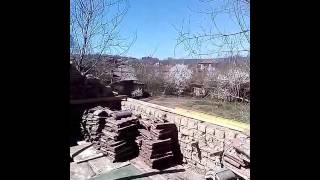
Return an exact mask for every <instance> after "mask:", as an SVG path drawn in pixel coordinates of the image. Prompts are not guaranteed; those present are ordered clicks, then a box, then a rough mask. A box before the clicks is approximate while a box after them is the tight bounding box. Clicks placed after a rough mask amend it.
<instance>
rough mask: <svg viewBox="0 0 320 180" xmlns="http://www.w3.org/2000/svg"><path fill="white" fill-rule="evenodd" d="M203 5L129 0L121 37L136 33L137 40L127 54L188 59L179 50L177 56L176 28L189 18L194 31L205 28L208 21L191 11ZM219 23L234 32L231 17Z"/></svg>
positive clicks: (183, 1) (191, 1)
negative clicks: (201, 27)
mask: <svg viewBox="0 0 320 180" xmlns="http://www.w3.org/2000/svg"><path fill="white" fill-rule="evenodd" d="M200 5H201V4H200V3H199V0H130V9H129V11H128V14H127V15H126V17H125V19H124V20H123V22H122V24H121V34H122V35H123V36H130V35H131V36H132V34H133V33H134V32H135V31H136V32H137V40H136V42H135V44H134V45H133V46H132V47H131V49H130V50H129V52H128V53H127V55H129V56H133V57H137V58H140V57H142V56H148V55H153V56H154V57H158V58H160V59H164V58H167V57H175V58H187V56H186V55H187V53H186V52H184V51H183V50H180V51H179V50H178V51H176V56H174V47H175V45H176V38H177V32H176V30H175V29H174V27H173V25H175V26H176V27H181V25H182V22H183V20H185V21H186V20H187V19H189V18H190V21H191V23H192V26H191V28H193V29H192V30H193V31H195V32H196V31H199V30H200V29H199V28H198V29H196V28H197V27H200V26H201V25H202V26H206V22H207V21H208V19H205V18H204V17H203V16H201V15H200V14H199V13H195V12H192V11H191V10H190V8H191V9H193V10H197V9H203V7H201V6H200ZM219 21H220V22H221V23H223V27H224V28H225V30H227V31H232V28H233V26H232V24H233V23H232V22H228V21H230V20H229V18H227V17H225V18H224V17H221V18H220V19H219ZM218 23H219V22H218ZM153 53H154V54H153Z"/></svg>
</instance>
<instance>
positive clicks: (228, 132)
mask: <svg viewBox="0 0 320 180" xmlns="http://www.w3.org/2000/svg"><path fill="white" fill-rule="evenodd" d="M122 109H128V110H131V111H132V112H133V113H136V114H141V116H142V117H144V116H149V115H153V116H155V117H159V118H160V117H163V116H165V117H166V118H167V120H169V121H170V122H174V123H175V124H176V126H177V128H178V131H179V133H178V138H179V143H180V149H181V153H182V154H183V156H184V157H183V161H184V163H186V166H188V167H190V168H191V169H193V170H195V171H196V172H198V173H200V174H205V172H206V171H208V170H209V169H219V167H220V166H221V164H220V162H221V161H220V157H221V153H222V152H223V150H224V147H225V146H227V145H228V144H230V143H231V142H232V140H239V141H238V142H240V143H241V144H242V145H243V146H245V147H246V148H250V135H249V134H248V133H244V132H241V131H239V130H234V129H231V128H227V127H224V126H219V125H216V124H212V123H208V122H203V121H200V120H197V119H193V118H190V115H185V116H184V115H182V114H177V113H175V112H174V109H171V108H167V107H163V106H159V105H155V104H151V103H147V102H143V101H139V100H134V99H130V98H128V100H127V101H122ZM249 151H250V149H249Z"/></svg>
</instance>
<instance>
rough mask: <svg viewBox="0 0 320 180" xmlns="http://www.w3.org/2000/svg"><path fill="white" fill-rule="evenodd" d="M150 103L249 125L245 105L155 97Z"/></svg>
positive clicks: (189, 98)
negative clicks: (194, 111)
mask: <svg viewBox="0 0 320 180" xmlns="http://www.w3.org/2000/svg"><path fill="white" fill-rule="evenodd" d="M150 102H151V103H155V104H158V105H162V106H166V107H171V108H174V107H180V108H184V109H190V110H197V111H200V112H203V113H207V114H211V115H215V116H220V117H224V118H228V119H233V120H237V121H241V122H245V123H250V105H249V104H245V103H239V102H221V101H218V100H215V99H212V100H211V99H199V98H193V97H176V96H156V97H153V98H152V100H150Z"/></svg>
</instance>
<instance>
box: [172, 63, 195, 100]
mask: <svg viewBox="0 0 320 180" xmlns="http://www.w3.org/2000/svg"><path fill="white" fill-rule="evenodd" d="M191 77H192V71H191V70H190V69H188V66H186V65H184V64H177V65H175V66H173V67H171V68H170V70H169V75H168V82H169V83H170V84H171V85H173V88H174V89H175V90H176V92H177V93H178V95H180V94H181V93H183V91H184V90H185V88H186V87H187V85H188V82H189V80H190V79H191Z"/></svg>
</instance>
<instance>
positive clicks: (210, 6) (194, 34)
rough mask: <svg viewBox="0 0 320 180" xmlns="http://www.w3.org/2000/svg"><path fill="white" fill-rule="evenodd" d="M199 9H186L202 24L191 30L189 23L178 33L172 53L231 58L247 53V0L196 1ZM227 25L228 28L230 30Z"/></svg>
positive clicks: (248, 13)
mask: <svg viewBox="0 0 320 180" xmlns="http://www.w3.org/2000/svg"><path fill="white" fill-rule="evenodd" d="M197 7H199V9H196V10H195V9H194V7H193V8H190V10H191V11H193V12H194V13H199V14H197V15H203V16H201V17H202V18H203V19H204V20H205V22H204V25H203V26H201V27H200V31H199V30H196V31H192V30H191V29H190V27H191V26H192V27H194V26H197V25H194V24H191V23H190V20H189V21H188V22H187V24H186V23H183V25H182V26H181V27H178V28H177V27H175V29H176V30H177V32H178V38H177V42H176V47H175V51H174V52H176V49H177V48H183V49H184V50H185V51H187V52H188V53H189V56H200V57H202V56H212V55H218V56H226V55H227V56H233V55H235V54H242V55H243V54H246V55H249V54H250V21H249V19H250V0H199V6H197ZM227 26H229V27H230V26H232V28H231V30H225V29H228V28H227Z"/></svg>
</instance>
